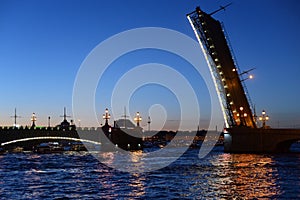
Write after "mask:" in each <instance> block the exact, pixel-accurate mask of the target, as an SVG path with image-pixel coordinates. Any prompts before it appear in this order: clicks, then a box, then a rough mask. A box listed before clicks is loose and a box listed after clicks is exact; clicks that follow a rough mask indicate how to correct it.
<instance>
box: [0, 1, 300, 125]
mask: <svg viewBox="0 0 300 200" xmlns="http://www.w3.org/2000/svg"><path fill="white" fill-rule="evenodd" d="M230 2H231V1H228V0H198V1H196V0H151V1H149V0H147V1H146V0H145V1H141V0H118V1H116V0H110V1H104V0H103V1H100V0H99V1H92V0H51V1H50V0H43V1H40V0H36V1H35V0H27V1H21V0H0V76H1V78H0V92H1V97H0V125H12V124H13V119H12V118H10V116H11V115H13V114H14V113H13V112H14V108H15V107H16V108H17V111H18V115H20V116H21V118H20V119H18V123H19V124H21V125H29V124H30V116H31V113H32V112H35V113H36V114H37V119H38V121H37V124H38V125H47V118H48V116H51V119H52V122H51V123H52V125H54V124H58V123H59V122H60V121H61V118H60V117H59V116H60V115H62V114H63V113H62V112H63V107H64V106H66V107H67V110H68V114H69V115H72V92H73V84H74V81H75V78H76V74H77V72H78V70H79V67H80V65H81V63H82V62H83V60H84V59H85V57H86V56H87V55H88V54H89V53H90V52H91V51H92V50H93V48H95V47H96V46H97V45H98V44H99V43H100V42H102V41H104V40H105V39H107V38H109V37H111V36H113V35H115V34H117V33H120V32H122V31H126V30H129V29H133V28H140V27H163V28H168V29H173V30H176V31H179V32H181V33H183V34H186V35H187V36H190V37H191V38H193V39H196V37H195V35H194V32H193V30H192V28H191V27H190V24H189V22H188V20H187V18H186V14H187V13H190V12H192V11H193V10H194V9H195V8H196V6H200V7H201V8H202V10H204V11H207V12H208V13H209V12H212V11H214V10H215V9H218V8H219V6H220V5H226V4H227V3H230ZM232 2H233V4H232V6H231V7H229V8H228V9H226V11H225V12H223V11H222V12H219V13H217V14H215V15H214V17H215V18H216V19H218V20H220V21H223V22H224V24H225V27H226V30H227V32H228V34H229V37H230V41H231V44H232V47H233V49H234V52H235V56H236V58H237V61H238V63H239V66H240V68H241V69H242V70H247V69H250V68H253V67H255V68H256V70H254V71H253V74H254V77H255V78H254V79H253V80H249V81H247V86H248V90H249V93H250V96H251V99H252V102H253V103H254V104H255V106H256V110H257V112H258V114H259V113H260V112H261V110H263V109H265V110H266V112H267V113H268V115H269V116H270V122H269V124H270V125H271V126H273V127H278V126H280V127H288V126H290V127H298V128H299V127H300V103H299V102H300V91H299V86H300V78H299V76H300V66H299V58H300V14H299V13H300V12H299V11H300V1H298V0H285V1H282V0H263V1H262V0H251V1H250V0H244V1H237V0H236V1H232ZM103 56H105V55H103ZM201 56H202V57H203V55H202V52H201V51H199V57H201ZM145 63H163V64H166V65H171V66H173V67H174V68H175V69H177V70H178V71H180V73H182V74H184V76H185V77H187V78H188V79H189V80H190V81H191V84H192V86H193V88H194V89H195V90H196V91H198V93H197V96H198V98H199V99H201V98H202V93H203V96H205V93H207V91H206V88H202V86H203V84H200V82H201V77H197V76H196V75H194V73H193V72H194V71H193V70H192V68H191V67H190V66H188V65H189V64H188V63H186V62H185V61H184V60H182V59H179V58H178V57H176V56H174V55H172V54H170V53H168V52H162V51H157V50H145V51H142V52H139V51H137V52H131V53H129V54H128V55H126V56H123V57H120V59H118V60H116V61H115V62H114V63H113V65H112V67H111V68H110V69H109V70H108V71H107V74H108V77H110V78H106V79H105V80H106V81H107V82H106V83H105V84H107V85H105V86H103V85H99V86H98V89H97V92H96V100H95V102H96V105H95V106H96V108H97V115H98V116H99V117H101V115H102V113H103V111H104V109H105V108H106V107H108V108H110V98H109V95H110V93H111V90H112V88H113V85H114V84H115V83H116V82H117V81H118V79H119V78H120V77H121V76H122V74H123V73H125V72H126V71H128V70H130V68H132V67H135V66H137V65H141V64H145ZM176 64H177V65H176ZM203 67H207V65H206V64H205V63H204V65H203ZM168 78H170V79H172V77H168V76H167V75H166V79H168ZM198 80H199V85H197V81H198ZM110 81H111V82H110ZM204 99H205V98H204ZM209 103H210V102H206V101H204V102H201V103H200V104H201V105H202V106H204V107H209V105H210V104H209ZM120 104H122V103H120ZM156 104H162V105H164V107H165V108H164V109H165V111H166V112H167V120H168V121H169V124H168V125H166V126H165V128H166V129H172V128H174V127H175V128H176V123H175V125H174V124H172V123H173V122H174V121H176V120H178V119H179V115H180V109H179V108H178V106H179V104H178V101H177V100H176V98H175V96H174V94H172V93H171V92H170V91H169V90H168V88H164V87H161V86H159V85H155V84H153V85H146V86H144V87H141V88H139V90H137V91H136V92H135V93H134V94H133V96H132V99H131V101H130V108H128V110H130V115H134V112H135V111H140V112H141V114H142V117H143V123H142V124H143V126H146V124H147V123H146V121H147V117H148V115H150V114H151V113H148V112H149V108H150V107H151V106H153V105H156ZM121 107H123V106H121ZM155 109H157V110H158V113H162V109H161V108H160V107H155V106H154V108H153V110H154V111H155ZM203 113H204V115H203V116H202V117H203V123H202V124H201V126H203V127H205V120H208V118H209V116H210V115H209V112H208V111H207V110H206V109H203ZM121 114H122V111H119V112H118V116H113V117H114V118H116V119H117V118H120V117H121V116H120V115H121ZM156 117H157V116H154V114H153V115H151V118H152V121H153V123H154V127H153V128H155V119H157V121H159V119H160V118H159V117H157V118H156ZM190 120H191V121H192V119H190ZM99 121H100V118H99ZM76 123H77V124H78V122H76ZM82 123H83V124H81V126H96V125H95V124H89V123H88V119H85V120H83V119H82ZM100 123H102V122H100ZM157 123H158V124H159V122H157ZM197 124H198V122H194V121H192V122H191V123H190V127H191V128H190V129H195V128H196V126H197Z"/></svg>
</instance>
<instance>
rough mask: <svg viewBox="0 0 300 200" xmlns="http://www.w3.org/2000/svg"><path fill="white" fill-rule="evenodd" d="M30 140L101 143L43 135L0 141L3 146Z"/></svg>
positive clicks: (98, 143) (99, 143)
mask: <svg viewBox="0 0 300 200" xmlns="http://www.w3.org/2000/svg"><path fill="white" fill-rule="evenodd" d="M31 140H72V141H76V142H87V143H92V144H97V145H101V142H96V141H92V140H86V139H79V138H70V137H55V136H44V137H31V138H23V139H17V140H12V141H9V142H3V143H1V146H5V145H8V144H13V143H17V142H26V141H31Z"/></svg>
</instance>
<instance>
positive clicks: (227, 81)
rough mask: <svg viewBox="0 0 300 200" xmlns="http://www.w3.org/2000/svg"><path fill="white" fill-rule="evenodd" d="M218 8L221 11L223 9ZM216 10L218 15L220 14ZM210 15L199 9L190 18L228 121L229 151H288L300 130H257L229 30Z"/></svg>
mask: <svg viewBox="0 0 300 200" xmlns="http://www.w3.org/2000/svg"><path fill="white" fill-rule="evenodd" d="M224 8H225V7H222V8H221V9H218V10H217V11H220V10H222V9H224ZM217 11H216V12H217ZM216 12H212V13H211V14H207V13H205V12H203V11H202V10H201V9H200V8H199V7H197V8H196V10H195V11H194V12H192V13H190V14H188V15H187V18H188V20H189V22H190V23H191V26H192V27H193V30H194V32H195V35H196V37H197V39H198V42H199V44H200V46H201V48H202V51H203V53H204V55H205V58H206V60H207V63H208V65H209V67H210V71H211V75H212V78H213V80H214V83H215V88H216V90H217V94H218V98H219V102H220V104H221V108H222V112H223V117H224V120H225V126H226V132H225V134H224V149H225V151H226V152H274V151H287V150H288V149H289V146H290V145H291V144H292V143H293V142H295V141H297V140H300V130H293V129H271V128H266V127H263V128H258V127H257V125H256V115H255V112H253V106H252V105H251V100H250V97H249V95H248V91H247V88H246V85H245V83H244V80H246V79H248V78H245V77H243V75H244V74H246V73H245V72H241V70H240V69H239V67H238V65H237V62H236V61H235V58H234V54H233V51H232V48H231V47H230V43H229V40H228V37H227V36H226V31H225V29H224V27H223V26H222V23H220V22H219V21H218V20H215V19H214V18H213V17H212V15H213V14H215V13H216Z"/></svg>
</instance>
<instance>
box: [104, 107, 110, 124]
mask: <svg viewBox="0 0 300 200" xmlns="http://www.w3.org/2000/svg"><path fill="white" fill-rule="evenodd" d="M103 119H105V125H108V120H109V119H110V114H109V113H108V109H107V108H106V109H105V113H104V114H103Z"/></svg>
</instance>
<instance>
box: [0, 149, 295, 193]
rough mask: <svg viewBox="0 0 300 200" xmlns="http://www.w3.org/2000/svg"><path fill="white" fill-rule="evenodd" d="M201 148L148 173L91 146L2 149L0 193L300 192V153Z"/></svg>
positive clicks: (0, 156)
mask: <svg viewBox="0 0 300 200" xmlns="http://www.w3.org/2000/svg"><path fill="white" fill-rule="evenodd" d="M198 151H199V150H198V149H190V150H188V151H187V152H186V153H185V154H184V155H183V156H182V157H180V158H179V159H178V160H177V161H175V162H173V163H172V164H171V165H169V166H168V167H165V168H163V169H160V170H157V171H154V172H148V173H125V172H120V171H117V170H114V169H111V168H109V167H107V166H106V165H104V164H102V163H101V162H99V161H98V160H97V159H96V158H95V157H94V156H92V155H91V154H90V153H88V152H66V153H58V154H34V153H8V154H4V155H0V163H1V166H0V198H1V199H151V198H153V199H154V198H155V199H158V198H160V199H209V198H211V199H220V198H223V199H232V198H236V199H245V198H249V199H253V198H268V199H269V198H272V199H274V198H275V199H283V198H285V199H296V198H298V199H299V198H300V153H289V154H271V155H269V154H227V153H223V149H222V147H216V148H215V149H213V151H212V152H211V153H210V154H209V155H207V156H206V157H205V158H203V159H199V158H198ZM105 154H109V153H103V156H109V155H105Z"/></svg>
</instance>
